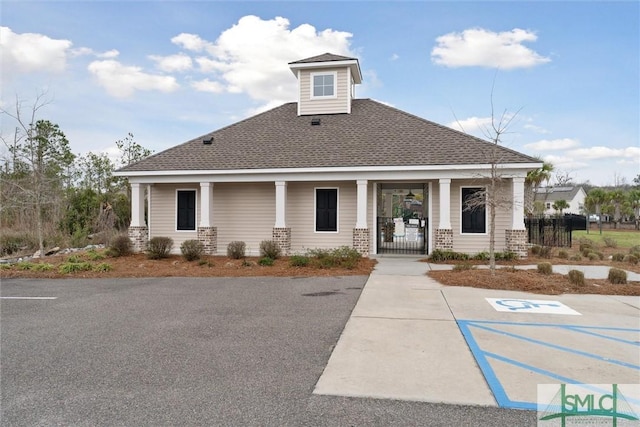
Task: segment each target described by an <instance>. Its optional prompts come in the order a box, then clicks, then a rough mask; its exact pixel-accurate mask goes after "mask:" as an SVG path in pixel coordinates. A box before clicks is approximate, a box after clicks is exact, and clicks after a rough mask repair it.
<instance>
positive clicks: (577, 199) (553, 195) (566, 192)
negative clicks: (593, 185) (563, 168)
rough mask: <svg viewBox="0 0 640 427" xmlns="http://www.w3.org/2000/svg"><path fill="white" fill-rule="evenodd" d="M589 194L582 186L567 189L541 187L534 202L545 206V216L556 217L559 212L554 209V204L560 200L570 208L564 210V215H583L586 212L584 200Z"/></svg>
mask: <svg viewBox="0 0 640 427" xmlns="http://www.w3.org/2000/svg"><path fill="white" fill-rule="evenodd" d="M586 197H587V193H586V192H585V191H584V189H583V188H582V187H580V186H572V187H569V186H565V187H540V188H538V190H537V191H536V193H535V196H534V201H536V202H542V203H543V204H544V214H545V215H554V214H557V213H558V212H557V211H556V210H555V209H554V208H553V204H554V203H555V202H557V201H558V200H564V201H566V202H567V203H568V204H569V207H568V208H566V209H563V210H562V212H563V213H572V214H576V215H578V214H582V213H583V210H584V199H585V198H586Z"/></svg>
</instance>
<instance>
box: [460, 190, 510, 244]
mask: <svg viewBox="0 0 640 427" xmlns="http://www.w3.org/2000/svg"><path fill="white" fill-rule="evenodd" d="M483 185H486V181H478V180H452V181H451V227H452V228H453V250H454V251H456V252H464V253H468V254H475V253H478V252H483V251H488V250H489V228H490V223H489V221H490V218H489V209H488V208H487V222H486V224H487V232H486V234H462V233H461V232H460V230H461V227H462V216H461V209H460V202H461V200H460V198H461V187H481V186H483ZM499 191H501V192H509V193H511V192H512V190H511V184H510V183H505V184H503V185H502V186H501V188H500V189H499ZM508 228H511V208H509V207H504V208H500V209H499V210H498V211H497V212H496V236H495V244H496V250H497V251H504V250H505V230H506V229H508Z"/></svg>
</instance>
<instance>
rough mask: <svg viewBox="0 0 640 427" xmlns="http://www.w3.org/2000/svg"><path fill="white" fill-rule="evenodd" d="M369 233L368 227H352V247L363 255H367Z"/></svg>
mask: <svg viewBox="0 0 640 427" xmlns="http://www.w3.org/2000/svg"><path fill="white" fill-rule="evenodd" d="M370 241H371V234H370V233H369V229H368V228H354V229H353V249H355V250H356V251H358V252H359V253H360V255H362V256H363V257H368V256H369V242H370Z"/></svg>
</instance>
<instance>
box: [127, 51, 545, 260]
mask: <svg viewBox="0 0 640 427" xmlns="http://www.w3.org/2000/svg"><path fill="white" fill-rule="evenodd" d="M289 67H290V69H291V71H292V72H293V74H294V76H295V77H296V78H297V80H298V100H297V102H291V103H287V104H284V105H282V106H280V107H277V108H274V109H272V110H270V111H267V112H264V113H261V114H258V115H255V116H253V117H250V118H247V119H245V120H242V121H240V122H238V123H235V124H232V125H230V126H227V127H224V128H222V129H219V130H216V131H214V132H211V133H209V134H206V135H203V136H199V137H197V138H194V139H192V140H190V141H187V142H185V143H183V144H181V145H178V146H175V147H173V148H170V149H168V150H166V151H163V152H160V153H157V154H154V155H152V156H150V157H148V158H146V159H144V160H142V161H140V162H138V163H135V164H132V165H130V166H127V167H125V168H123V169H120V170H119V171H118V172H117V175H118V176H126V177H127V178H128V179H129V182H130V183H131V190H132V206H131V212H132V220H131V226H130V227H129V234H130V237H131V238H132V240H133V242H134V246H135V247H136V248H137V249H138V250H140V249H143V248H145V246H146V242H147V240H148V239H149V238H150V237H154V236H168V237H171V238H172V239H173V240H174V242H175V246H174V250H177V248H179V246H180V244H181V243H182V242H183V241H185V240H190V239H198V240H200V241H201V242H203V244H204V245H205V248H206V252H207V253H209V254H226V248H227V245H228V244H229V243H230V242H231V241H237V240H240V241H244V242H245V243H246V245H247V252H248V253H249V254H257V253H258V250H259V244H260V242H261V241H263V240H275V241H276V242H278V243H279V245H280V246H281V248H282V249H283V251H284V252H285V253H286V254H292V253H301V252H305V251H306V250H308V249H313V248H336V247H339V246H344V245H346V246H351V247H354V248H356V249H357V250H358V251H359V252H361V253H362V254H363V255H365V256H367V255H370V254H378V253H384V252H389V251H393V252H396V253H430V252H431V251H432V250H433V249H450V250H455V251H460V252H466V253H476V252H480V251H486V250H487V249H488V247H489V234H488V230H489V223H488V215H487V213H488V212H487V209H486V208H484V207H480V208H478V209H474V210H468V209H465V202H466V201H467V200H469V199H470V198H471V197H473V195H474V194H476V193H477V192H478V191H481V190H482V189H484V188H485V186H486V184H487V182H488V181H487V179H486V177H487V176H488V175H489V173H490V168H491V162H490V158H491V157H490V156H491V155H492V153H493V154H495V153H494V152H493V151H492V150H493V149H494V148H497V150H499V152H498V155H499V157H498V158H500V159H501V163H500V164H499V168H500V173H501V176H502V177H504V178H505V179H504V180H503V182H502V183H501V189H500V191H502V192H506V193H507V194H508V195H510V197H511V198H512V200H513V204H512V206H510V207H508V208H504V209H501V210H500V211H499V212H497V216H496V230H497V234H496V250H510V251H514V252H517V253H519V254H520V255H522V256H526V253H527V245H526V243H527V241H526V239H527V235H526V230H525V225H524V208H523V202H524V180H525V177H526V175H527V172H528V171H530V170H532V169H536V168H539V167H541V166H542V164H541V162H540V161H539V160H536V159H535V158H532V157H529V156H527V155H524V154H521V153H518V152H516V151H513V150H510V149H507V148H504V147H494V145H493V144H491V143H489V142H487V141H484V140H481V139H478V138H475V137H472V136H470V135H466V134H464V133H461V132H458V131H456V130H453V129H450V128H448V127H445V126H442V125H439V124H436V123H433V122H430V121H427V120H424V119H422V118H420V117H417V116H414V115H412V114H409V113H406V112H404V111H401V110H398V109H395V108H392V107H389V106H387V105H384V104H382V103H379V102H376V101H373V100H370V99H356V98H355V87H356V85H357V84H359V83H361V81H362V73H361V70H360V64H359V62H358V59H356V58H349V57H344V56H339V55H333V54H329V53H326V54H322V55H319V56H315V57H312V58H307V59H303V60H299V61H295V62H291V63H289ZM494 158H495V157H494ZM145 192H146V193H147V194H148V197H147V199H146V200H147V203H148V223H145V214H144V212H145V205H144V204H145ZM414 199H417V200H419V201H420V203H415V202H412V200H414ZM394 203H395V204H396V205H394ZM416 209H417V211H416ZM405 211H406V212H408V214H407V215H405ZM401 223H402V224H401ZM385 229H386V230H391V231H393V232H389V233H387V235H386V236H384V231H385ZM400 231H402V233H400Z"/></svg>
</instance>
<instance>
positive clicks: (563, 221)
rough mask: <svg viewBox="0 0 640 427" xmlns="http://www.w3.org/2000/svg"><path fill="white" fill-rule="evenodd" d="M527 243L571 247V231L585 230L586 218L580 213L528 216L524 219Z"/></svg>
mask: <svg viewBox="0 0 640 427" xmlns="http://www.w3.org/2000/svg"><path fill="white" fill-rule="evenodd" d="M524 223H525V226H526V227H527V235H528V241H529V243H532V244H534V245H540V246H556V247H571V244H572V240H571V232H572V231H574V230H586V229H587V218H586V217H585V216H582V215H573V214H569V215H564V216H552V217H528V218H525V220H524Z"/></svg>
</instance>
